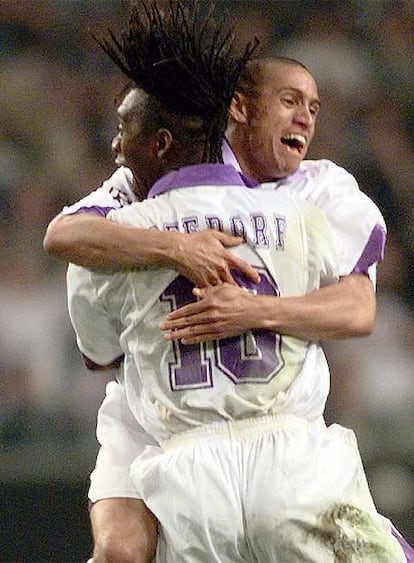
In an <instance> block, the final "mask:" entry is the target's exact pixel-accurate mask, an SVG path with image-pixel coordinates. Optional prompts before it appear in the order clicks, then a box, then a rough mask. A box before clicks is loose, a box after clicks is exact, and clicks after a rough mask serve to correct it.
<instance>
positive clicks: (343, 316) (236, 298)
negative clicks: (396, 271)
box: [160, 274, 376, 344]
mask: <svg viewBox="0 0 414 563" xmlns="http://www.w3.org/2000/svg"><path fill="white" fill-rule="evenodd" d="M194 294H195V296H196V297H197V298H198V299H199V300H198V301H196V302H194V303H191V304H189V305H186V306H184V307H182V308H181V309H177V310H176V311H173V312H172V313H170V314H169V315H168V317H167V319H166V321H165V322H163V323H162V324H161V325H160V328H161V329H162V330H164V331H166V335H165V338H166V339H167V340H181V341H182V342H183V343H184V344H195V343H197V342H205V341H208V340H215V339H220V338H228V337H231V336H237V335H239V334H241V333H243V332H245V331H246V330H250V329H258V328H262V329H269V330H272V331H274V332H278V333H279V334H288V335H291V336H295V337H297V338H302V339H304V340H313V341H317V340H326V339H339V338H347V337H352V336H365V335H369V334H370V333H371V332H372V330H373V327H374V322H375V315H376V300H375V292H374V289H373V286H372V283H371V281H370V279H369V278H368V276H365V275H364V274H351V275H349V276H345V277H342V278H341V279H340V281H339V283H338V284H336V285H331V286H327V287H324V288H322V289H320V290H318V291H315V292H313V293H311V294H310V295H306V296H303V297H285V298H279V297H273V296H267V295H253V294H252V293H249V292H248V291H246V290H245V289H243V288H239V287H230V286H229V285H226V284H224V285H222V286H220V287H215V288H207V289H206V290H203V289H195V290H194Z"/></svg>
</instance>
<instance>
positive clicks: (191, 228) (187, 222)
mask: <svg viewBox="0 0 414 563" xmlns="http://www.w3.org/2000/svg"><path fill="white" fill-rule="evenodd" d="M183 229H184V232H185V233H196V232H197V231H199V230H200V229H199V226H198V219H197V217H185V218H184V219H183Z"/></svg>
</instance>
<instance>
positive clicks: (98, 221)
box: [44, 213, 257, 287]
mask: <svg viewBox="0 0 414 563" xmlns="http://www.w3.org/2000/svg"><path fill="white" fill-rule="evenodd" d="M241 242H243V240H242V239H241V238H239V237H233V236H231V235H228V234H226V233H221V232H218V231H213V230H209V231H202V232H199V233H194V234H191V235H187V234H183V233H178V232H172V231H158V230H155V229H143V228H137V227H132V226H129V225H124V224H120V223H116V222H114V221H108V220H107V219H105V218H104V217H101V216H99V215H95V214H93V213H77V214H74V215H58V216H57V217H56V218H55V219H53V220H52V221H51V223H50V224H49V226H48V229H47V231H46V236H45V239H44V248H45V250H46V252H48V253H49V254H51V255H52V256H55V257H57V258H60V259H62V260H65V261H68V262H72V263H74V264H78V265H80V266H85V267H89V268H94V269H99V270H112V271H114V270H122V269H131V268H139V267H148V266H167V267H171V268H174V269H176V270H177V271H178V272H179V273H180V274H181V275H183V276H185V277H187V278H188V279H190V280H191V281H192V282H193V283H195V284H196V285H198V286H200V287H204V286H206V285H208V284H213V285H214V284H217V283H220V282H227V283H231V284H234V283H235V282H234V280H233V277H232V275H231V273H230V270H231V269H236V270H239V271H240V272H242V273H244V274H245V275H246V276H247V277H248V278H249V279H252V281H257V273H256V271H255V270H254V268H252V267H251V266H250V264H248V263H247V262H245V261H244V260H242V259H240V258H238V257H236V256H234V255H233V254H231V253H230V252H229V251H228V250H227V249H226V247H232V246H236V245H238V244H240V243H241Z"/></svg>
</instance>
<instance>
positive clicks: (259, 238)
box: [251, 213, 269, 248]
mask: <svg viewBox="0 0 414 563" xmlns="http://www.w3.org/2000/svg"><path fill="white" fill-rule="evenodd" d="M251 220H252V225H253V233H254V244H255V245H256V246H261V247H263V248H268V247H269V239H268V238H267V234H266V230H267V224H266V223H267V222H266V217H264V216H263V215H262V214H261V213H260V214H259V213H255V214H253V215H252V219H251Z"/></svg>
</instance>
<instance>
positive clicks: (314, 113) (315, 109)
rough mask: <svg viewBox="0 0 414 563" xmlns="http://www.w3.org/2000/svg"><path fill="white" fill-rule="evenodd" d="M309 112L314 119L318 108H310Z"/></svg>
mask: <svg viewBox="0 0 414 563" xmlns="http://www.w3.org/2000/svg"><path fill="white" fill-rule="evenodd" d="M309 112H310V114H311V115H313V116H315V117H316V116H317V115H318V113H319V106H310V108H309Z"/></svg>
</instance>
